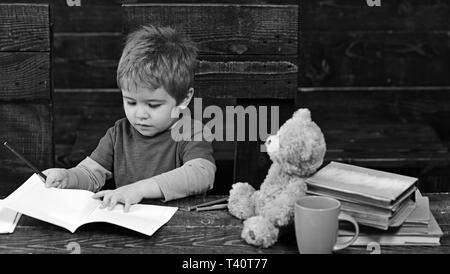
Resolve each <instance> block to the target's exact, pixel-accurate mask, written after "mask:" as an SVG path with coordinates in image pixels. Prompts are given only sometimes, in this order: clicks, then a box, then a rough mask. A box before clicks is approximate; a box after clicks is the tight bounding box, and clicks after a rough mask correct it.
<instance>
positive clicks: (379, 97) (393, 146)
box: [297, 90, 449, 167]
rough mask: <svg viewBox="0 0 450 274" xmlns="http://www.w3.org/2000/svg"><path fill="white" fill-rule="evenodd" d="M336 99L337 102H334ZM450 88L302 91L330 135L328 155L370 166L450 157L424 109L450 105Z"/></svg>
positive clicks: (429, 110) (300, 96)
mask: <svg viewBox="0 0 450 274" xmlns="http://www.w3.org/2000/svg"><path fill="white" fill-rule="evenodd" d="M329 102H333V104H329ZM445 102H448V93H447V92H445V91H441V92H439V91H433V92H420V91H411V90H404V91H399V90H396V91H395V92H392V91H390V90H386V91H380V90H377V91H364V90H355V91H345V92H337V91H336V92H310V93H301V92H299V93H298V98H297V105H298V106H299V107H307V108H309V109H310V110H311V112H312V114H313V120H314V121H316V123H317V124H318V125H319V126H320V127H321V128H322V130H323V132H324V135H325V138H326V141H327V155H326V157H327V159H329V160H341V161H349V162H353V163H359V164H363V165H366V166H367V165H369V166H371V165H372V166H405V167H406V166H423V165H426V164H427V163H433V162H439V161H444V162H448V159H449V158H448V157H449V155H448V149H447V147H445V146H444V145H443V144H442V142H441V139H440V138H439V136H438V135H437V133H436V131H435V129H434V128H432V127H431V126H430V125H429V123H428V122H427V120H426V119H425V117H424V116H423V115H422V114H423V113H429V114H431V113H433V112H436V111H439V109H441V110H442V109H445V108H448V107H446V106H445V104H446V103H445Z"/></svg>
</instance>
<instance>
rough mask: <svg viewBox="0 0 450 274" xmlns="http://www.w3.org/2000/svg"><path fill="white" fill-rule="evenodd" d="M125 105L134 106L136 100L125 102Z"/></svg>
mask: <svg viewBox="0 0 450 274" xmlns="http://www.w3.org/2000/svg"><path fill="white" fill-rule="evenodd" d="M127 105H130V106H134V105H136V102H127Z"/></svg>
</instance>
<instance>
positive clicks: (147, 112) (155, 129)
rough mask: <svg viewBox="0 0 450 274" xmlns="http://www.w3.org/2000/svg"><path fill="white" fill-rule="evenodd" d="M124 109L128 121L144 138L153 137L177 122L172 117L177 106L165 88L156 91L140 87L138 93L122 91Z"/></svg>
mask: <svg viewBox="0 0 450 274" xmlns="http://www.w3.org/2000/svg"><path fill="white" fill-rule="evenodd" d="M122 97H123V108H124V109H125V115H126V116H127V119H128V121H129V122H130V124H131V125H133V127H134V128H135V129H136V130H137V131H139V133H141V134H142V135H144V136H153V135H155V134H157V133H159V132H161V131H164V130H166V129H167V128H169V127H170V126H171V125H172V124H173V123H174V121H175V118H172V117H171V113H172V110H173V109H174V108H175V107H176V106H177V104H176V101H175V99H174V98H173V97H172V96H170V95H169V93H168V92H167V91H166V90H165V88H163V87H160V88H157V89H155V90H151V89H148V88H143V87H138V88H137V90H136V91H133V92H129V91H125V90H122Z"/></svg>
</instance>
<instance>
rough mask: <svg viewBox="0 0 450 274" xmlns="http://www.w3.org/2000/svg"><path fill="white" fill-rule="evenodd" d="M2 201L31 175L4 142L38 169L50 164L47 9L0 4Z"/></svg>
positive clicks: (41, 6)
mask: <svg viewBox="0 0 450 274" xmlns="http://www.w3.org/2000/svg"><path fill="white" fill-rule="evenodd" d="M0 26H1V27H0V83H1V85H0V116H1V119H0V141H1V143H2V146H1V148H0V174H1V179H0V198H2V197H5V196H7V195H9V194H10V193H11V192H12V191H13V190H14V189H16V188H17V187H18V186H19V185H20V184H21V183H23V181H24V180H26V179H27V178H28V177H30V176H31V175H32V174H33V170H32V169H30V168H29V167H28V166H27V165H26V164H24V162H23V161H21V160H20V159H19V158H18V157H16V156H15V155H14V154H13V153H11V152H10V151H9V150H7V149H6V147H4V146H3V143H4V142H5V141H6V142H8V144H9V145H10V146H11V147H13V149H15V150H16V151H18V152H19V153H21V154H22V155H23V156H24V157H25V158H26V159H28V160H29V161H31V162H33V163H35V165H36V166H37V167H38V168H41V169H42V168H47V167H50V166H52V165H53V157H54V154H53V139H52V136H53V135H52V133H53V132H52V131H53V128H52V119H53V117H52V105H51V98H52V89H51V79H50V63H51V60H50V54H51V53H50V51H51V50H50V49H51V44H50V43H51V42H50V21H49V8H48V5H34V6H27V5H7V4H0Z"/></svg>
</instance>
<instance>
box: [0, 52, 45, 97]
mask: <svg viewBox="0 0 450 274" xmlns="http://www.w3.org/2000/svg"><path fill="white" fill-rule="evenodd" d="M0 63H1V64H2V65H1V66H0V79H1V83H2V84H1V86H0V96H1V98H0V100H1V101H10V100H24V99H26V100H37V99H47V100H48V99H50V54H49V53H46V52H0Z"/></svg>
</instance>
